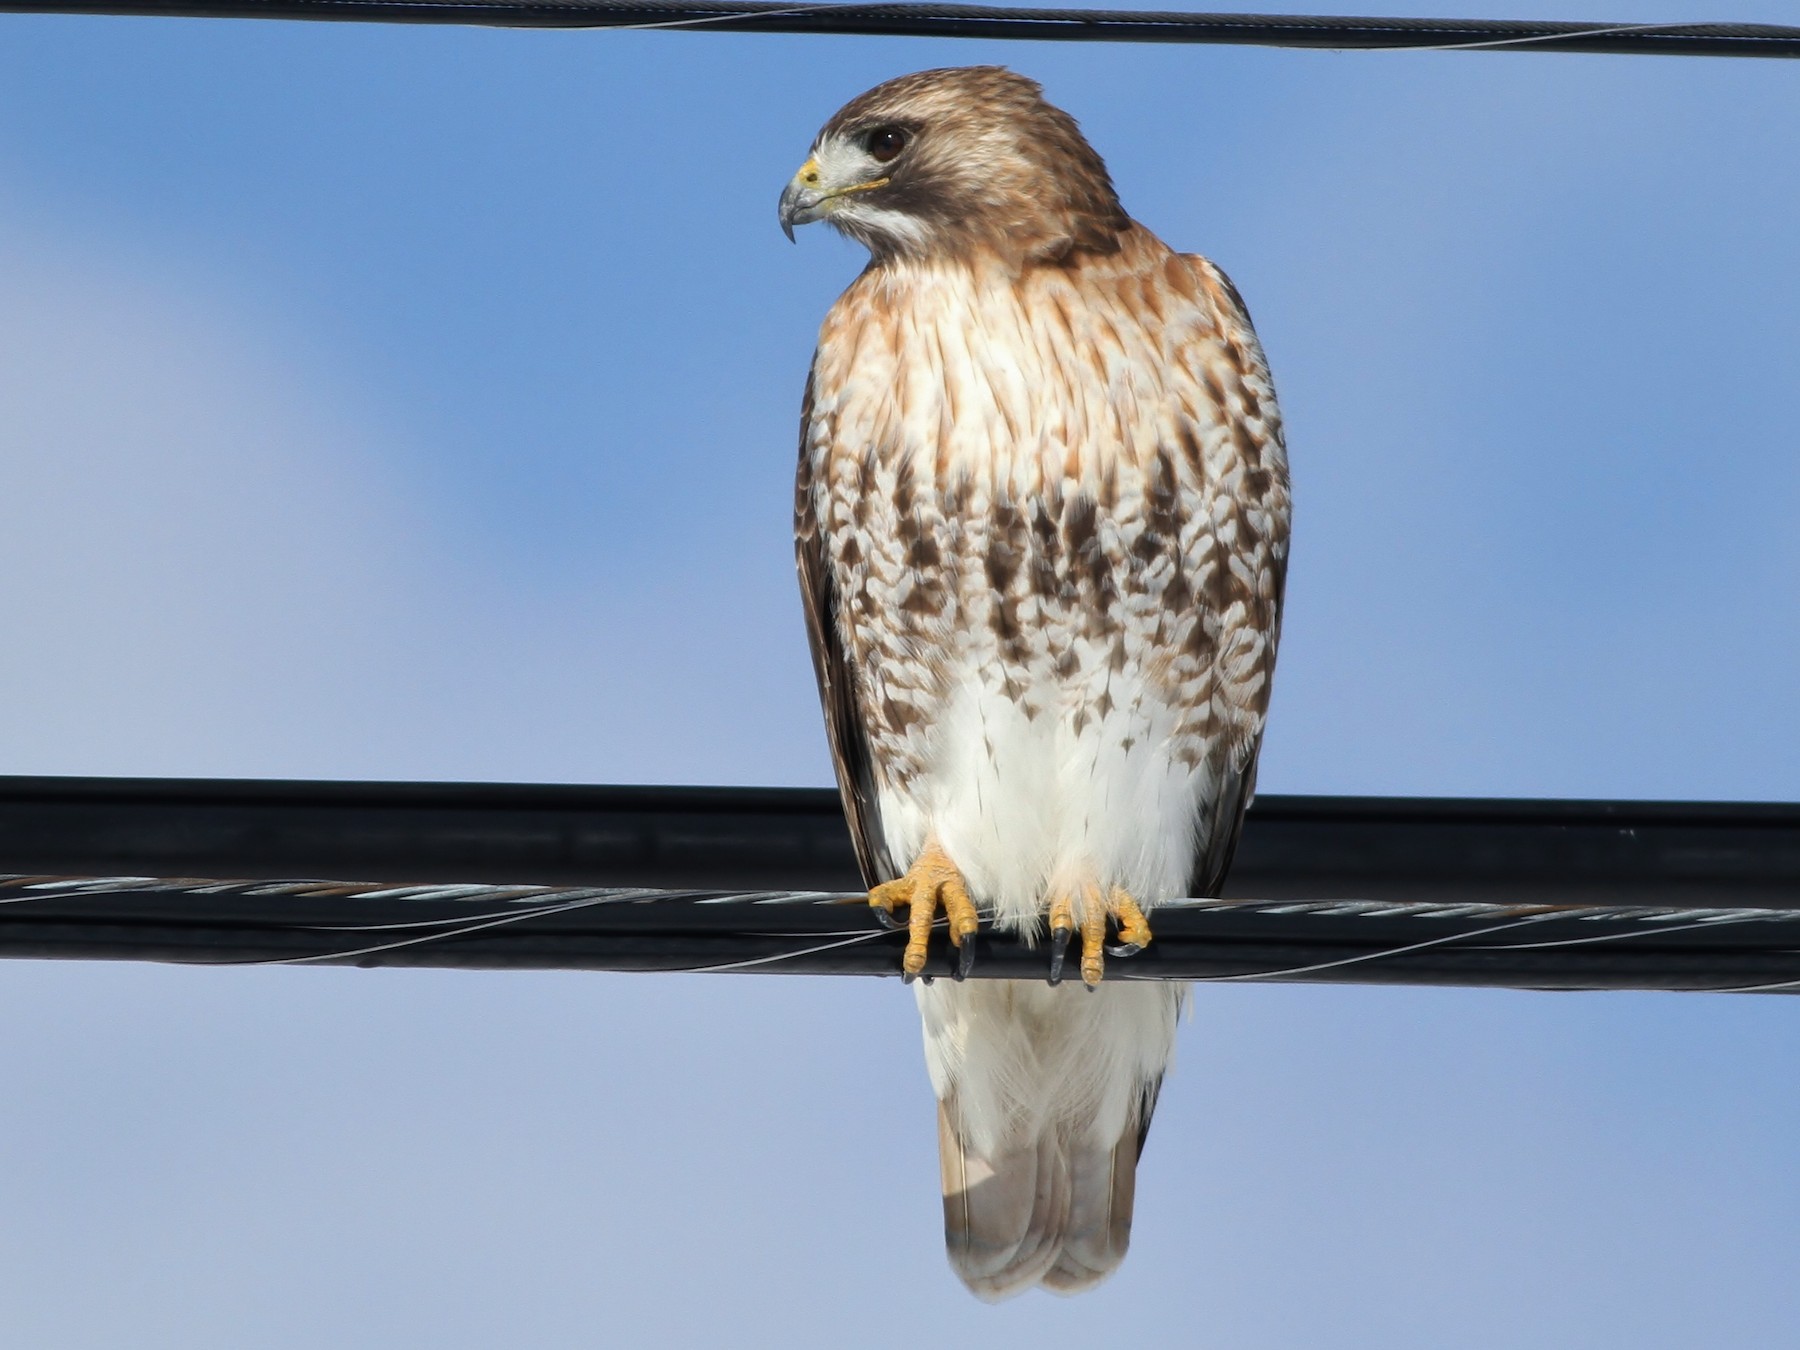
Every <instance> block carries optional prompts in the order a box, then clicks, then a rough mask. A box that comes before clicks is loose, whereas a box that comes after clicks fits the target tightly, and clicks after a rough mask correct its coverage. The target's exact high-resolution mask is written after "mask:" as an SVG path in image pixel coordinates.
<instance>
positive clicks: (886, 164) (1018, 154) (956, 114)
mask: <svg viewBox="0 0 1800 1350" xmlns="http://www.w3.org/2000/svg"><path fill="white" fill-rule="evenodd" d="M815 220H823V221H827V222H829V223H830V224H831V225H833V226H835V227H836V228H837V229H839V230H840V231H842V232H843V233H844V234H846V235H848V236H850V238H852V239H855V240H856V241H858V242H859V243H861V244H864V245H866V246H867V248H868V250H869V252H870V253H872V254H873V255H874V257H875V261H876V262H878V263H880V262H885V261H888V260H889V259H893V258H930V257H941V256H965V255H970V254H974V253H978V252H983V251H987V252H992V253H997V254H998V255H1000V256H1001V257H1003V258H1008V259H1012V260H1016V261H1020V262H1029V261H1045V262H1054V261H1060V260H1061V259H1063V258H1066V257H1068V256H1069V255H1070V254H1071V253H1075V252H1082V251H1086V252H1109V251H1111V250H1112V249H1114V248H1116V247H1117V238H1118V235H1119V233H1120V232H1121V231H1123V230H1124V229H1125V228H1126V227H1127V226H1129V225H1130V223H1131V222H1130V220H1129V219H1128V218H1127V216H1126V215H1125V211H1124V209H1123V208H1122V207H1121V206H1120V205H1119V198H1118V196H1117V194H1115V193H1114V192H1113V186H1112V179H1111V178H1109V177H1108V176H1107V172H1106V164H1105V163H1104V162H1103V161H1102V160H1101V158H1100V156H1099V155H1098V154H1096V153H1095V152H1094V148H1093V147H1092V146H1091V145H1089V144H1088V143H1087V141H1086V140H1085V139H1083V137H1082V135H1081V129H1080V128H1079V127H1077V126H1076V125H1075V119H1074V118H1073V117H1070V116H1069V115H1068V114H1067V113H1066V112H1064V111H1063V110H1062V109H1060V108H1055V107H1052V106H1051V105H1050V104H1048V103H1046V102H1045V101H1044V94H1043V90H1042V89H1041V88H1040V87H1039V85H1038V84H1037V82H1036V81H1035V80H1028V79H1026V78H1025V77H1024V76H1023V75H1015V74H1013V73H1012V72H1011V71H1010V70H1007V69H1005V68H1003V67H1001V66H963V67H956V68H952V69H948V70H923V71H920V72H919V73H918V74H916V75H902V76H901V77H900V78H899V79H897V80H889V81H888V82H887V83H886V84H880V85H876V86H875V88H873V89H871V90H869V92H868V93H866V94H862V95H859V96H858V97H856V98H854V99H852V100H851V101H850V102H849V103H846V104H845V105H844V106H843V107H842V108H840V109H839V110H838V111H837V113H836V114H835V115H834V116H833V117H832V119H831V120H830V121H829V122H827V123H826V124H825V126H824V128H823V129H822V130H821V131H820V132H819V134H818V137H817V138H816V139H815V140H814V141H813V146H812V154H811V156H810V157H809V158H808V159H807V161H806V163H804V164H802V165H801V166H800V171H799V172H798V173H797V174H795V175H794V177H793V181H791V182H790V183H789V184H788V185H787V189H786V191H784V192H783V193H782V194H781V227H782V229H784V230H785V231H787V234H788V237H789V238H790V239H791V238H793V233H794V228H793V227H794V226H796V225H804V224H807V223H809V222H811V221H815Z"/></svg>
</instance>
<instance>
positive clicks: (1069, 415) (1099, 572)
mask: <svg viewBox="0 0 1800 1350" xmlns="http://www.w3.org/2000/svg"><path fill="white" fill-rule="evenodd" d="M818 220H823V221H826V222H828V223H829V224H831V225H833V226H835V227H836V228H837V229H838V230H840V231H841V232H843V233H844V234H845V235H847V236H849V237H850V238H852V239H854V240H856V241H857V242H859V243H861V244H863V245H865V246H866V247H867V248H868V250H869V254H870V261H869V265H868V267H867V268H866V269H865V270H864V271H863V272H862V274H861V275H860V276H858V277H857V279H856V280H855V281H854V282H852V283H851V285H850V287H849V289H848V290H846V291H845V292H844V294H843V295H842V296H841V297H840V298H839V299H838V301H837V303H836V304H834V305H833V306H832V308H831V310H830V312H829V313H828V314H827V316H826V318H825V322H824V325H823V327H822V328H821V330H820V334H819V344H818V350H817V352H816V354H815V355H814V358H813V364H812V372H811V377H810V379H809V380H808V382H807V387H806V397H805V406H804V411H803V413H802V417H801V432H800V466H799V478H798V483H797V485H796V488H795V535H796V552H797V555H798V563H799V572H800V584H801V591H802V594H803V597H804V601H805V608H806V618H807V624H808V631H809V635H810V638H811V642H812V651H813V657H814V664H815V667H816V670H817V673H818V680H819V692H820V696H821V699H822V701H823V704H824V708H825V718H826V724H827V728H828V732H829V738H830V742H831V749H832V753H833V757H834V760H835V763H836V767H837V776H838V783H839V787H840V789H841V791H842V794H843V800H844V809H845V813H846V815H847V816H848V818H849V823H850V828H851V833H852V835H853V837H854V840H855V844H856V852H857V858H858V861H859V862H860V864H861V866H862V871H863V875H864V878H865V884H866V885H867V886H868V887H869V888H870V890H869V902H870V904H871V905H873V906H874V907H875V909H876V911H877V914H878V916H879V917H883V918H885V919H887V920H888V921H889V922H897V920H898V915H899V914H900V912H901V911H904V912H905V923H906V927H907V929H908V933H909V936H908V941H907V945H906V950H905V954H904V957H903V959H902V970H903V974H904V975H905V977H906V979H907V980H908V982H912V981H914V980H915V979H916V977H917V976H919V975H921V974H923V973H925V970H926V965H927V958H928V955H929V948H928V944H929V940H930V936H931V932H932V929H933V928H934V926H936V924H937V923H938V916H939V914H940V912H941V913H942V915H943V917H944V921H945V924H946V926H947V928H948V943H949V946H950V948H951V952H952V954H953V956H954V962H953V963H950V964H949V965H948V969H949V971H950V972H952V973H953V974H954V976H955V978H954V979H937V980H929V979H928V980H925V981H923V982H920V983H918V984H917V986H916V989H917V995H918V1001H919V1008H920V1011H921V1013H922V1014H923V1019H924V1033H925V1056H926V1062H927V1066H928V1068H929V1070H930V1074H931V1080H932V1085H933V1087H934V1088H935V1089H936V1092H937V1097H938V1137H939V1143H940V1148H941V1156H942V1170H943V1192H944V1219H945V1224H944V1226H945V1238H946V1243H947V1245H948V1248H949V1254H950V1260H951V1264H952V1265H953V1266H954V1268H955V1269H956V1272H957V1274H958V1275H960V1276H961V1278H962V1280H963V1281H964V1282H965V1283H966V1284H967V1285H968V1286H969V1288H970V1289H972V1290H973V1291H974V1292H975V1293H976V1294H978V1295H980V1296H982V1297H984V1298H990V1299H997V1298H1003V1297H1006V1296H1008V1295H1011V1294H1014V1293H1017V1292H1019V1291H1021V1290H1023V1289H1026V1288H1029V1287H1031V1286H1033V1285H1039V1284H1041V1285H1043V1286H1044V1287H1046V1288H1048V1289H1051V1290H1054V1291H1057V1292H1063V1293H1068V1292H1074V1291H1076V1290H1080V1289H1085V1288H1088V1287H1090V1286H1091V1285H1094V1284H1097V1283H1099V1282H1100V1281H1101V1280H1103V1279H1105V1278H1106V1277H1107V1276H1108V1275H1109V1274H1111V1273H1112V1271H1113V1270H1114V1269H1115V1268H1116V1267H1117V1266H1118V1264H1119V1262H1120V1261H1121V1260H1122V1259H1123V1258H1124V1255H1125V1249H1126V1245H1127V1243H1128V1241H1129V1239H1130V1230H1131V1215H1132V1206H1133V1198H1134V1192H1135V1174H1136V1167H1137V1160H1138V1154H1139V1151H1140V1150H1141V1149H1142V1147H1143V1142H1144V1134H1145V1131H1146V1130H1147V1129H1148V1127H1149V1123H1150V1114H1151V1110H1152V1108H1153V1107H1154V1105H1155V1102H1156V1096H1157V1089H1158V1086H1159V1084H1160V1083H1161V1080H1162V1076H1163V1073H1164V1071H1165V1069H1166V1068H1167V1067H1168V1063H1169V1059H1170V1055H1171V1051H1172V1048H1173V1042H1174V1033H1175V1021H1176V1015H1177V1013H1178V1012H1179V1010H1180V1007H1181V1005H1182V1003H1183V1001H1184V999H1185V990H1184V989H1183V988H1182V987H1180V986H1176V985H1170V984H1168V983H1163V982H1157V981H1139V982H1135V983H1134V982H1128V981H1121V980H1118V979H1113V980H1104V979H1103V975H1104V972H1105V969H1106V965H1105V954H1106V952H1107V951H1108V950H1110V951H1111V952H1112V953H1113V954H1114V955H1129V954H1131V953H1134V952H1136V951H1138V950H1140V949H1141V948H1142V947H1143V946H1144V944H1146V943H1148V942H1149V941H1150V928H1149V924H1148V922H1147V920H1148V917H1149V916H1150V914H1151V913H1152V911H1153V910H1154V907H1155V905H1156V903H1157V902H1158V901H1162V900H1167V899H1171V898H1174V897H1179V896H1189V895H1194V896H1211V895H1217V894H1218V888H1219V885H1220V883H1221V881H1222V879H1223V877H1224V874H1225V870H1226V867H1227V866H1228V865H1229V863H1230V861H1231V854H1232V850H1233V847H1234V846H1235V844H1236V841H1237V837H1238V832H1239V829H1240V827H1241V823H1242V820H1243V814H1244V808H1245V806H1246V805H1247V804H1248V802H1249V800H1250V795H1251V790H1252V787H1253V784H1254V781H1255V777H1256V754H1257V748H1258V746H1259V744H1260V742H1261V738H1262V732H1263V722H1264V716H1265V713H1266V710H1267V708H1268V702H1269V686H1270V678H1271V675H1272V673H1273V666H1274V661H1275V646H1276V639H1277V636H1278V633H1279V628H1280V611H1281V599H1282V586H1283V578H1284V575H1285V570H1286V561H1287V551H1288V521H1289V494H1288V474H1287V460H1286V452H1285V450H1284V449H1283V445H1282V435H1281V420H1280V414H1279V413H1278V411H1277V409H1276V404H1275V394H1274V390H1273V388H1272V386H1271V383H1270V378H1269V370H1268V366H1267V364H1266V363H1265V361H1264V359H1263V353H1262V349H1261V347H1260V345H1259V344H1258V342H1257V340H1256V336H1255V334H1254V333H1253V332H1252V330H1251V327H1250V319H1249V316H1248V315H1247V314H1246V313H1245V310H1244V305H1243V302H1242V301H1241V300H1240V299H1239V298H1238V294H1237V292H1236V290H1234V289H1233V287H1232V285H1231V283H1230V281H1228V280H1227V279H1226V278H1225V275H1224V273H1222V272H1221V271H1219V269H1218V268H1216V267H1214V266H1213V265H1212V264H1211V263H1210V262H1208V261H1207V260H1206V259H1204V258H1201V257H1198V256H1195V255H1193V254H1180V253H1175V252H1173V251H1172V250H1170V249H1169V248H1168V246H1167V245H1165V244H1164V243H1163V242H1162V241H1161V240H1159V239H1158V238H1157V237H1156V236H1155V235H1153V234H1152V233H1151V232H1150V231H1149V230H1147V229H1145V228H1144V227H1143V226H1142V225H1139V224H1138V223H1136V222H1135V221H1133V220H1132V219H1131V218H1130V217H1129V216H1127V215H1126V214H1125V211H1124V209H1123V208H1122V207H1121V206H1120V205H1119V199H1118V197H1117V195H1116V194H1115V192H1114V190H1113V186H1112V181H1111V179H1110V177H1109V175H1108V174H1107V170H1106V165H1105V164H1104V163H1103V162H1102V160H1101V158H1100V156H1099V155H1098V154H1097V153H1095V151H1094V150H1093V148H1092V147H1090V146H1089V145H1088V143H1087V141H1086V140H1085V139H1084V138H1083V137H1082V134H1081V132H1080V130H1079V129H1078V127H1077V126H1076V123H1075V121H1074V119H1073V118H1071V117H1070V116H1069V115H1068V114H1067V113H1064V112H1062V111H1061V110H1060V109H1058V108H1055V107H1053V106H1051V105H1050V104H1049V103H1048V102H1046V101H1045V99H1044V97H1043V92H1042V89H1041V88H1040V86H1039V85H1038V84H1036V83H1035V82H1033V81H1032V80H1029V79H1026V78H1024V77H1022V76H1020V75H1016V74H1014V73H1012V72H1011V71H1008V70H1005V69H1003V68H1000V67H995V66H976V67H970V68H965V69H950V70H928V71H924V72H922V73H919V74H915V75H907V76H903V77H901V78H899V79H896V80H891V81H889V82H888V83H886V84H882V85H880V86H878V87H876V88H874V89H871V90H870V91H869V92H867V93H865V94H863V95H861V96H860V97H858V98H856V99H854V100H852V101H851V102H850V103H849V104H847V105H845V107H843V108H842V109H841V110H839V111H838V112H837V114H836V115H834V116H833V117H832V118H831V120H830V121H828V122H827V123H826V124H825V126H824V128H823V130H821V131H820V132H819V134H818V137H817V138H816V139H815V140H814V142H813V145H812V153H811V155H810V156H809V157H808V158H807V160H806V162H805V163H804V164H803V165H801V167H800V170H799V172H798V173H796V174H795V176H794V178H793V180H792V181H791V182H789V183H788V185H787V188H786V190H785V191H784V192H783V193H782V194H781V224H782V227H783V229H784V230H785V231H786V232H787V233H788V236H789V238H792V237H793V227H794V226H796V225H801V224H805V223H807V222H810V221H818ZM983 922H987V923H990V924H992V925H994V926H995V927H996V928H999V929H1003V930H1008V931H1011V932H1014V933H1017V934H1019V935H1020V936H1021V937H1023V938H1024V939H1025V940H1026V941H1027V942H1040V941H1045V940H1046V939H1047V943H1046V947H1047V950H1046V956H1045V976H1046V978H1045V979H1044V980H1042V981H1037V980H1031V981H1019V980H970V981H967V982H964V981H963V979H962V977H963V976H964V975H966V974H968V973H969V969H970V964H971V961H972V958H973V956H974V949H975V944H974V935H975V933H976V932H977V931H978V928H979V926H980V924H982V923H983ZM1109 928H1110V929H1112V930H1115V931H1116V934H1117V940H1116V943H1115V944H1114V945H1112V946H1111V947H1110V948H1108V946H1107V938H1108V932H1109ZM1072 943H1074V944H1076V945H1077V952H1078V958H1077V961H1076V969H1077V970H1078V971H1079V976H1080V978H1079V981H1068V982H1064V981H1063V979H1062V976H1063V972H1064V968H1065V956H1066V954H1068V951H1069V948H1070V945H1071V944H1072Z"/></svg>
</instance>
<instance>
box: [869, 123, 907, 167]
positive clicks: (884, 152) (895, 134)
mask: <svg viewBox="0 0 1800 1350" xmlns="http://www.w3.org/2000/svg"><path fill="white" fill-rule="evenodd" d="M863 145H864V146H865V147H866V148H867V149H868V152H869V153H870V154H871V155H873V156H874V157H875V159H876V161H877V162H879V163H882V164H887V163H890V162H891V161H892V160H893V159H894V157H895V156H896V155H898V154H899V153H900V152H901V151H902V150H904V149H906V133H905V132H904V131H902V130H900V128H898V127H877V128H875V130H873V131H871V132H870V133H869V138H868V140H866V141H864V142H863Z"/></svg>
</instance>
